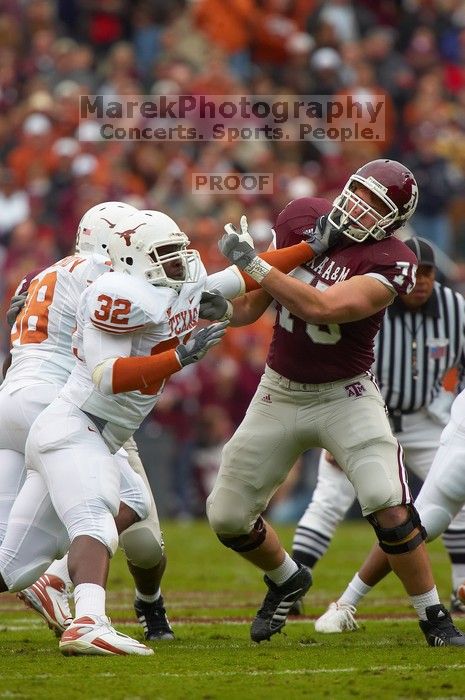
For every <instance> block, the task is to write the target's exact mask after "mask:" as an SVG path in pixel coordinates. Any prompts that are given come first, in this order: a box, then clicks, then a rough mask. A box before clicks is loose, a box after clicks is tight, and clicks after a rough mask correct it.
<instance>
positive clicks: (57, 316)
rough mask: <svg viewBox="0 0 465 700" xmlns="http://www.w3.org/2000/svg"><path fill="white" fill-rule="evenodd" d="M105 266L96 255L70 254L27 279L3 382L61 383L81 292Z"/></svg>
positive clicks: (69, 366) (66, 372)
mask: <svg viewBox="0 0 465 700" xmlns="http://www.w3.org/2000/svg"><path fill="white" fill-rule="evenodd" d="M109 270H110V267H109V263H108V261H107V260H106V258H105V257H103V256H101V255H92V256H90V257H86V258H83V257H79V256H77V255H72V256H70V257H67V258H64V259H63V260H60V261H59V262H57V263H55V264H53V265H51V266H50V267H47V268H46V269H45V270H42V271H41V272H39V273H38V274H37V275H35V277H33V278H32V279H31V280H30V282H29V285H28V287H27V290H28V296H27V299H26V303H25V305H24V307H23V309H22V310H21V312H20V313H19V314H18V317H17V319H16V322H15V324H14V325H13V328H12V329H11V343H12V349H11V355H12V362H11V366H10V368H9V369H8V372H7V376H6V379H5V382H4V383H5V384H6V383H8V385H9V386H15V387H17V388H20V387H24V386H28V385H29V384H30V383H31V381H33V382H36V381H37V380H40V381H50V382H52V383H54V384H59V385H60V386H61V385H63V384H64V383H65V382H66V380H67V378H68V376H69V373H70V372H71V370H72V368H73V366H74V362H75V360H74V357H73V355H72V354H71V350H70V348H71V338H72V334H73V332H74V330H75V327H76V313H77V309H78V305H79V299H80V296H81V294H82V292H83V290H84V289H85V288H86V287H87V286H88V285H89V284H90V283H91V282H93V281H94V280H95V279H97V277H99V276H100V275H101V274H103V273H104V272H108V271H109ZM26 280H27V278H26ZM22 287H23V288H24V281H23V283H22Z"/></svg>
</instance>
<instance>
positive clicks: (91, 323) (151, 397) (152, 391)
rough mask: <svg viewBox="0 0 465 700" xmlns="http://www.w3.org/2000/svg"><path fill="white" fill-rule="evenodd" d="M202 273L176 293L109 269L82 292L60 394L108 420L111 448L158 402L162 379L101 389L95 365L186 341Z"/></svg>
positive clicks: (193, 320)
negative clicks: (71, 361) (70, 362)
mask: <svg viewBox="0 0 465 700" xmlns="http://www.w3.org/2000/svg"><path fill="white" fill-rule="evenodd" d="M206 279H207V274H206V271H205V268H204V267H203V265H202V268H201V274H200V277H199V280H198V281H197V282H196V283H193V284H184V285H183V287H182V288H181V291H180V292H179V293H177V292H175V291H174V290H173V289H171V288H169V287H157V286H153V285H151V284H149V283H148V282H146V281H145V280H143V279H141V278H138V277H132V276H129V275H126V274H124V273H122V272H113V273H111V274H110V275H104V276H103V277H101V278H100V279H98V280H97V281H96V282H95V283H94V284H92V285H91V286H90V287H89V288H88V289H87V290H86V291H85V292H84V294H83V295H82V298H81V303H80V308H79V312H78V316H77V331H76V334H75V336H74V340H73V343H74V352H75V355H76V357H77V358H78V362H77V363H76V365H75V367H74V369H73V371H72V373H71V376H70V378H69V380H68V382H67V384H66V386H65V387H64V388H63V390H62V392H61V395H62V396H63V397H64V398H67V399H68V400H69V401H72V402H73V403H75V404H76V405H77V406H78V407H79V408H81V409H82V410H83V411H86V412H87V413H90V414H91V415H93V416H96V417H98V418H101V419H102V420H103V421H105V422H106V423H107V425H108V428H107V429H106V430H105V431H104V433H103V436H104V438H105V439H107V442H108V443H109V446H110V447H111V449H117V447H118V443H119V442H121V444H122V442H124V441H125V440H126V439H127V437H128V435H130V434H132V433H133V432H134V430H136V429H137V428H138V427H139V425H140V423H141V422H142V420H143V419H144V418H145V416H146V415H147V414H148V413H149V412H150V410H151V409H152V408H153V407H154V406H155V404H156V403H157V401H158V397H159V395H160V393H161V391H162V390H163V385H164V381H159V382H156V383H155V384H153V385H150V386H148V387H147V388H146V389H145V390H144V391H128V392H122V393H118V394H104V393H103V392H101V391H100V390H99V389H98V388H97V386H96V385H95V384H94V382H93V381H92V374H93V371H94V369H95V368H96V367H97V366H98V365H100V364H101V363H102V362H104V361H105V360H107V359H109V358H115V357H130V356H133V357H144V356H147V355H154V354H158V353H160V352H163V351H166V350H169V349H171V348H175V347H176V346H177V345H178V344H179V343H181V342H183V340H184V341H185V340H186V338H187V336H188V335H189V334H190V333H191V332H192V331H193V330H194V328H195V327H196V325H197V322H198V319H199V304H200V298H201V296H202V292H203V291H204V290H205V285H206ZM111 425H112V426H114V430H112V429H111V427H110V426H111ZM126 433H128V434H126Z"/></svg>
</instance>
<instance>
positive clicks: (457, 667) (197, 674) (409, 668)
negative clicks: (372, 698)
mask: <svg viewBox="0 0 465 700" xmlns="http://www.w3.org/2000/svg"><path fill="white" fill-rule="evenodd" d="M464 669H465V664H450V665H449V664H448V665H447V670H448V671H463V670H464ZM424 670H425V667H424V666H421V665H420V664H403V665H401V666H390V665H389V664H386V665H385V666H368V667H367V668H363V667H357V666H349V667H347V668H294V669H283V670H276V671H274V670H266V671H265V670H263V671H260V670H256V671H246V670H244V669H238V670H237V671H221V670H220V669H216V670H215V671H192V670H191V669H189V672H188V673H189V677H191V678H233V677H235V676H251V677H253V678H256V677H272V676H317V675H320V674H321V675H330V674H338V673H356V674H359V673H360V672H361V671H363V672H369V673H383V672H384V671H389V672H392V671H396V672H399V673H410V672H415V671H424ZM427 670H428V672H431V671H444V665H443V664H440V665H437V666H428V669H427ZM92 675H93V676H95V677H101V678H107V677H116V676H117V674H112V673H111V672H110V673H108V672H103V673H99V672H97V673H93V674H92ZM68 676H69V673H68V672H66V673H53V677H54V678H63V677H68ZM185 676H186V672H184V673H174V672H171V671H157V677H160V678H185ZM12 677H19V674H17V673H15V674H9V673H0V680H7V679H8V678H12ZM48 677H49V676H48V675H47V674H28V678H29V680H33V679H37V680H40V679H46V678H48Z"/></svg>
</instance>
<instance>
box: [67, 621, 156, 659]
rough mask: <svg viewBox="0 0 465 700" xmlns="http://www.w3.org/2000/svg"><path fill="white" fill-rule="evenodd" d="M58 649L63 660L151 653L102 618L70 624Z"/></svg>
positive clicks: (148, 654) (147, 654) (146, 654)
mask: <svg viewBox="0 0 465 700" xmlns="http://www.w3.org/2000/svg"><path fill="white" fill-rule="evenodd" d="M59 648H60V651H61V653H62V654H65V655H66V656H88V655H98V656H113V655H122V656H126V655H127V654H139V655H140V656H150V655H151V654H153V649H150V648H149V647H146V646H145V644H142V643H141V642H138V641H137V640H136V639H132V638H131V637H128V636H127V635H126V634H122V633H121V632H117V631H116V630H115V629H114V627H112V626H111V623H110V620H109V618H108V617H106V616H105V615H104V616H102V617H98V616H96V615H92V616H90V615H86V616H85V617H80V618H79V619H77V620H73V621H72V622H71V624H70V626H69V627H68V628H67V629H66V630H65V631H64V632H63V634H62V636H61V639H60V643H59Z"/></svg>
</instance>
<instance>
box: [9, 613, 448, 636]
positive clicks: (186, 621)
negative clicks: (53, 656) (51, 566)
mask: <svg viewBox="0 0 465 700" xmlns="http://www.w3.org/2000/svg"><path fill="white" fill-rule="evenodd" d="M251 619H252V618H245V619H240V620H231V619H227V618H226V619H223V618H220V617H218V618H214V619H210V618H195V617H193V618H190V617H186V618H183V619H182V620H181V619H178V620H177V619H176V618H175V617H172V616H171V615H170V622H171V623H172V624H173V625H175V626H176V627H188V626H189V625H205V627H214V626H215V625H230V626H235V625H249V624H250V622H251ZM357 619H358V622H359V623H361V624H363V623H364V622H367V623H370V622H372V621H373V618H363V617H359V618H357ZM416 619H417V618H416V617H383V618H379V619H378V618H376V622H383V623H392V622H409V621H412V622H414V621H415V620H416ZM459 619H460V618H459ZM314 620H316V618H307V619H305V618H299V619H298V620H288V621H287V623H286V625H298V624H305V623H311V622H314ZM111 621H112V624H113V625H117V626H118V627H137V626H138V625H137V621H136V620H118V619H117V618H114V617H113V616H112V618H111ZM41 626H44V627H45V625H44V622H42V620H31V621H26V620H25V621H24V624H19V625H18V624H15V625H7V624H3V625H2V624H0V631H1V632H27V631H28V630H30V629H31V627H35V628H39V627H41ZM315 634H317V633H315ZM343 634H344V635H345V634H346V633H343ZM354 634H357V632H354ZM362 634H363V631H362ZM325 636H327V635H325Z"/></svg>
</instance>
